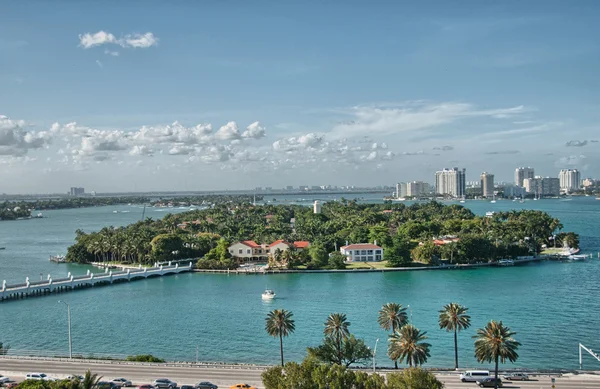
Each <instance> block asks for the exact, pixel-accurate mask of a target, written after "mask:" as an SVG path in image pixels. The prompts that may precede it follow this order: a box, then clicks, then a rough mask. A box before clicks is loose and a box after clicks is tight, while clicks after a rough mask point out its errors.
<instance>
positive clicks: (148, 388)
mask: <svg viewBox="0 0 600 389" xmlns="http://www.w3.org/2000/svg"><path fill="white" fill-rule="evenodd" d="M137 389H154V386H152V385H150V384H144V385H139V386H138V387H137Z"/></svg>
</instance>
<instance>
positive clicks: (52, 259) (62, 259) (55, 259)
mask: <svg viewBox="0 0 600 389" xmlns="http://www.w3.org/2000/svg"><path fill="white" fill-rule="evenodd" d="M50 262H56V263H65V262H66V259H65V256H64V255H51V256H50Z"/></svg>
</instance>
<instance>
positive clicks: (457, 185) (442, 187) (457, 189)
mask: <svg viewBox="0 0 600 389" xmlns="http://www.w3.org/2000/svg"><path fill="white" fill-rule="evenodd" d="M465 177H466V170H465V169H462V170H458V168H457V167H455V168H453V169H444V170H440V171H438V172H436V173H435V193H436V194H439V195H443V196H445V195H449V196H452V197H463V196H464V195H465V194H466V179H465Z"/></svg>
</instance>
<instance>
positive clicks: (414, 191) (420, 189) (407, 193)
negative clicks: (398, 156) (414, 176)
mask: <svg viewBox="0 0 600 389" xmlns="http://www.w3.org/2000/svg"><path fill="white" fill-rule="evenodd" d="M430 190H431V189H430V185H429V184H428V183H426V182H423V181H412V182H399V183H398V184H396V197H398V198H404V197H422V196H428V195H429V192H430Z"/></svg>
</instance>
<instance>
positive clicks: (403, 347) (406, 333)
mask: <svg viewBox="0 0 600 389" xmlns="http://www.w3.org/2000/svg"><path fill="white" fill-rule="evenodd" d="M426 334H427V332H426V331H423V332H421V331H420V330H419V329H418V328H417V327H415V326H413V325H412V324H406V325H404V326H403V327H402V328H400V329H399V330H398V331H396V332H395V333H393V334H392V335H390V338H389V345H388V356H389V357H390V359H392V360H394V361H396V360H399V361H400V362H404V359H406V362H407V363H408V366H410V367H412V366H413V365H415V366H417V365H422V364H423V363H425V362H427V358H429V357H430V354H429V348H430V347H431V345H430V344H429V343H425V342H423V341H424V340H425V339H427V336H425V335H426Z"/></svg>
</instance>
